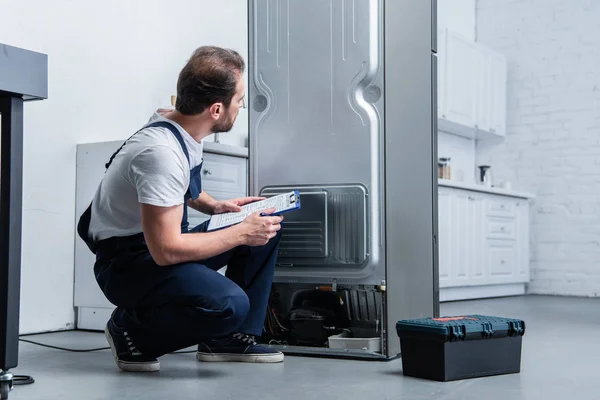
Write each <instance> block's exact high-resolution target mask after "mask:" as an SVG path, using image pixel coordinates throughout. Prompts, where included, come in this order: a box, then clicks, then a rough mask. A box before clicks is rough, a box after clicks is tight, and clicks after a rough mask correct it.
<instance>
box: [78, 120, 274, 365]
mask: <svg viewBox="0 0 600 400" xmlns="http://www.w3.org/2000/svg"><path fill="white" fill-rule="evenodd" d="M151 126H162V127H165V128H167V129H169V130H170V131H171V132H172V133H173V135H175V137H176V138H177V141H178V142H179V144H180V145H181V148H182V149H183V151H184V153H185V155H186V157H187V158H188V160H189V153H188V150H187V147H186V145H185V142H184V141H183V138H182V137H181V135H180V133H179V131H178V130H177V128H175V127H174V126H173V125H172V124H170V123H168V122H156V123H153V124H150V125H148V127H151ZM125 144H126V142H125V143H124V144H123V145H125ZM122 147H123V146H121V148H122ZM121 148H119V149H118V150H117V151H116V152H115V154H113V155H112V157H111V159H110V161H109V162H108V163H107V164H106V168H108V167H109V166H110V164H111V162H112V160H113V159H114V157H115V156H116V155H117V153H118V152H119V151H120V150H121ZM200 170H201V165H199V166H197V167H195V168H193V169H192V170H191V173H190V184H189V188H188V191H187V192H186V194H185V199H184V201H185V202H187V200H189V199H196V198H197V197H198V196H199V195H200V193H201V175H200ZM184 210H185V211H184V215H183V219H182V221H181V229H182V233H184V234H192V233H194V232H205V231H206V226H207V224H208V221H207V222H205V223H203V224H201V225H199V226H197V227H195V228H193V229H188V221H187V207H186V205H185V204H184ZM90 218H91V205H90V207H88V209H87V210H86V212H85V213H84V214H83V215H82V217H81V218H80V221H79V224H78V233H79V236H80V237H81V238H82V239H83V240H84V241H85V242H86V244H87V245H88V247H89V248H90V250H91V251H92V252H94V253H95V254H96V263H95V265H94V275H95V277H96V280H97V282H98V284H99V286H100V288H101V290H102V292H103V293H104V294H105V296H106V298H107V299H108V300H109V301H110V302H111V303H112V304H114V305H115V306H117V308H116V311H115V314H114V318H115V323H116V324H117V325H118V326H120V327H123V328H126V329H127V331H128V332H129V333H130V335H131V337H132V339H133V341H134V342H135V344H136V346H137V347H138V348H139V350H140V351H141V352H143V353H145V354H147V355H154V356H156V357H158V356H161V355H163V354H166V353H170V352H172V351H175V350H179V349H183V348H186V347H189V346H193V345H196V344H198V343H200V342H202V341H203V340H206V339H210V338H215V337H222V336H225V335H227V334H230V333H236V332H240V333H246V334H249V335H255V336H260V335H261V334H262V330H263V325H264V320H265V315H266V308H267V303H268V299H269V294H270V291H271V284H272V280H273V273H274V269H275V262H276V258H277V250H278V247H279V239H280V235H279V234H278V235H277V236H276V237H275V238H273V239H272V240H271V241H269V243H267V244H266V245H265V246H257V247H250V246H240V247H237V248H235V249H232V250H230V251H227V252H225V253H223V254H220V255H218V256H215V257H212V258H210V259H207V260H199V261H197V262H186V263H181V264H176V265H172V266H159V265H158V264H156V262H155V261H154V259H153V258H152V256H151V255H150V252H149V250H148V246H147V245H146V242H145V240H144V235H143V233H139V234H136V235H132V236H127V237H112V238H108V239H105V240H101V241H93V240H92V239H91V238H90V237H89V233H88V231H89V222H90ZM225 265H227V272H226V276H223V275H221V274H220V273H218V272H217V271H218V270H219V269H220V268H222V267H223V266H225Z"/></svg>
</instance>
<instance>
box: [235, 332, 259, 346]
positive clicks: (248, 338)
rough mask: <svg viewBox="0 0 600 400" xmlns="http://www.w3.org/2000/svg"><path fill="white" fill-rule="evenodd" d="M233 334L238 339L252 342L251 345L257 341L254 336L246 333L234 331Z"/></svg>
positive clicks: (248, 342)
mask: <svg viewBox="0 0 600 400" xmlns="http://www.w3.org/2000/svg"><path fill="white" fill-rule="evenodd" d="M232 336H233V337H234V338H236V339H238V340H241V341H242V342H244V343H247V344H251V345H255V344H256V342H255V341H254V337H252V336H250V335H246V334H245V333H234V334H233V335H232Z"/></svg>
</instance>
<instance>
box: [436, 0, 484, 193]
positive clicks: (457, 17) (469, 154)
mask: <svg viewBox="0 0 600 400" xmlns="http://www.w3.org/2000/svg"><path fill="white" fill-rule="evenodd" d="M437 6H438V7H437V16H438V29H445V28H447V29H450V30H452V31H454V32H457V33H459V34H460V35H462V36H464V37H465V38H468V39H469V40H476V19H475V8H476V7H475V0H438V2H437ZM438 154H439V157H451V158H452V160H451V167H452V177H451V178H452V180H456V181H460V182H467V183H475V141H473V140H468V139H465V138H463V137H460V136H456V135H453V134H451V133H448V132H443V131H439V132H438Z"/></svg>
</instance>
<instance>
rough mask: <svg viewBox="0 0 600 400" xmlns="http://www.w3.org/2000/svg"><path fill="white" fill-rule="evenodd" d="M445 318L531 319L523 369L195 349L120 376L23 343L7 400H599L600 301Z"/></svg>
mask: <svg viewBox="0 0 600 400" xmlns="http://www.w3.org/2000/svg"><path fill="white" fill-rule="evenodd" d="M441 309H442V314H443V315H457V314H467V313H479V314H488V315H500V316H507V317H515V318H522V319H524V320H525V321H526V323H527V333H526V335H525V338H524V342H523V360H522V370H521V373H520V374H514V375H505V376H496V377H490V378H479V379H471V380H465V381H457V382H449V383H438V382H431V381H426V380H419V379H413V378H408V377H404V376H403V375H402V362H401V360H399V359H398V360H394V361H391V362H378V361H349V360H339V359H323V358H307V357H292V356H286V360H285V362H284V363H282V364H273V365H254V364H252V365H251V364H201V363H198V362H197V361H196V360H195V358H194V355H193V354H185V355H169V356H165V357H163V358H162V359H161V371H160V372H159V373H156V374H131V373H122V372H120V371H118V370H117V368H116V367H115V365H114V363H113V361H112V358H111V355H110V353H109V352H108V351H99V352H95V353H67V352H64V351H57V350H52V349H46V348H41V347H38V346H34V345H30V344H26V343H22V344H21V352H20V363H19V367H18V368H17V369H15V370H14V371H13V372H14V373H17V374H18V373H21V374H30V375H33V377H34V378H35V380H36V382H35V383H34V384H33V385H28V386H18V387H16V388H15V390H14V391H13V392H12V393H11V395H10V399H11V400H13V399H14V400H38V399H39V400H41V399H44V400H47V399H63V400H71V399H73V400H75V399H77V400H83V399H86V400H94V399H98V400H99V399H127V400H135V399H140V400H142V399H143V400H154V399H172V400H176V399H219V400H220V399H235V400H251V399H288V400H291V399H296V398H297V399H302V400H309V399H327V400H330V399H448V400H449V399H477V400H483V399H485V400H493V399H502V400H508V399H510V400H516V399H573V400H575V399H577V400H580V399H597V398H600V397H599V396H600V395H599V394H598V393H599V391H600V389H599V387H600V386H599V385H600V383H599V382H600V299H572V298H555V297H538V296H529V297H515V298H505V299H492V300H484V301H472V302H457V303H447V304H442V307H441ZM27 338H28V339H33V340H38V341H43V342H44V343H49V344H55V345H60V346H69V347H78V348H86V347H103V346H106V342H105V339H104V336H103V335H101V334H98V333H89V332H63V333H53V334H47V335H38V336H33V337H31V336H30V337H27Z"/></svg>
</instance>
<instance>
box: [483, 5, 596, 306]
mask: <svg viewBox="0 0 600 400" xmlns="http://www.w3.org/2000/svg"><path fill="white" fill-rule="evenodd" d="M477 18H478V23H477V26H478V30H477V37H478V39H479V41H480V42H481V43H484V44H487V45H489V46H490V47H493V48H495V49H496V50H498V51H501V52H503V53H504V54H505V55H506V56H507V57H508V62H509V65H508V128H507V129H508V133H507V138H506V141H505V142H504V143H503V144H501V145H499V146H495V147H489V146H486V147H484V146H481V145H480V146H479V148H478V154H479V161H481V162H490V163H492V164H493V165H494V166H495V167H494V168H495V176H496V179H497V180H499V179H504V178H508V179H511V180H513V181H514V182H516V183H517V185H518V186H522V187H524V188H528V190H532V191H534V192H535V193H536V194H537V196H538V197H537V199H536V201H535V204H534V205H533V208H532V236H533V243H532V250H533V253H532V268H533V270H532V278H533V282H532V284H531V287H530V290H531V291H532V292H534V293H548V294H561V295H581V296H599V295H600V113H599V110H600V68H599V66H600V52H599V51H598V49H599V48H600V24H599V23H598V22H599V21H600V2H598V1H596V0H520V1H514V0H513V1H509V0H479V2H478V12H477Z"/></svg>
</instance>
